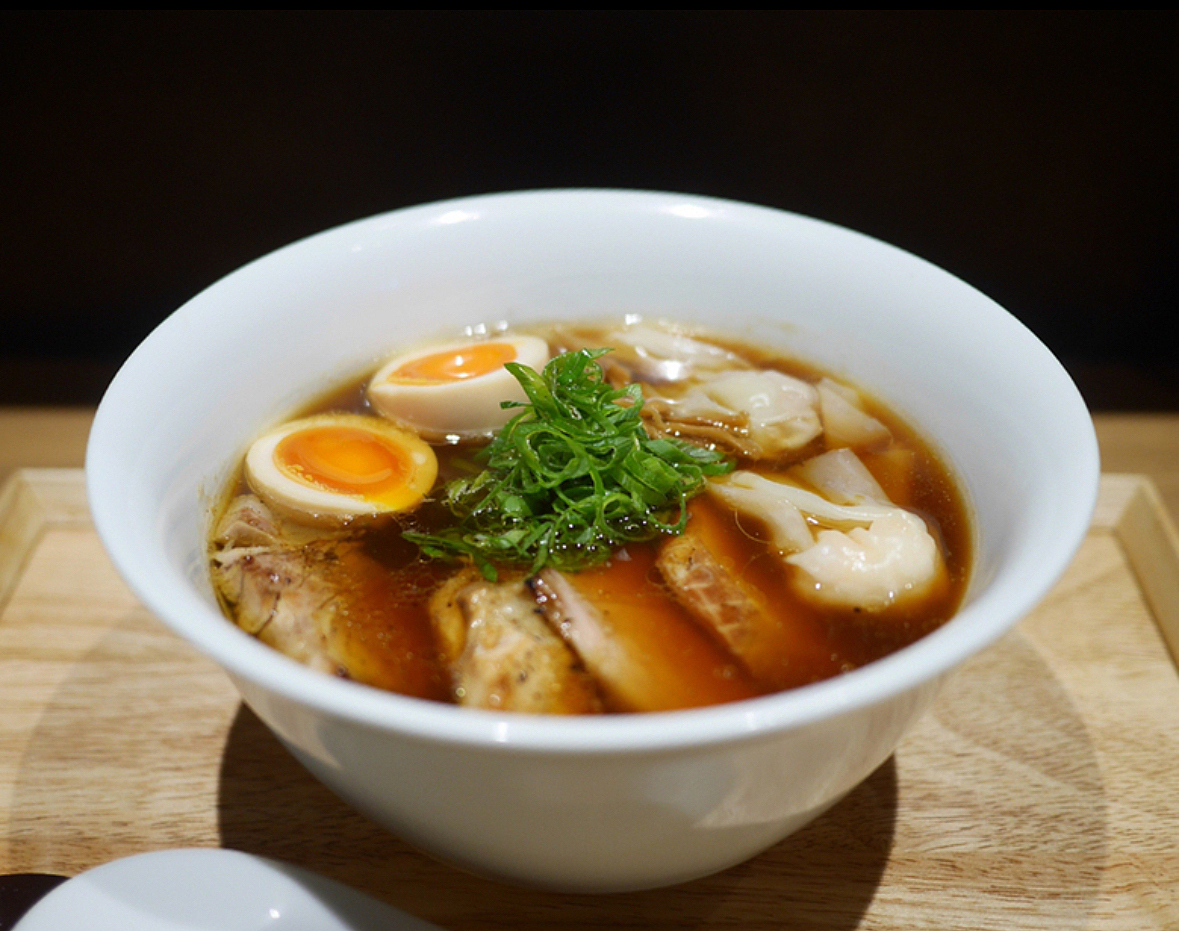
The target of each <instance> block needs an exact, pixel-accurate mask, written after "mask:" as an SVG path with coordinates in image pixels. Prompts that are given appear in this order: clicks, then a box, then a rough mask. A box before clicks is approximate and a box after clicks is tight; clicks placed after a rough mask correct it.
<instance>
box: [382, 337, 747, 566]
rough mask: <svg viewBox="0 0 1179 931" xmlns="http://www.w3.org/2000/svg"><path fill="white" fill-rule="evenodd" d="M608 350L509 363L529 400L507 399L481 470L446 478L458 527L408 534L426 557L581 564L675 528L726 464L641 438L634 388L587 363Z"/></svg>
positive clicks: (683, 446)
mask: <svg viewBox="0 0 1179 931" xmlns="http://www.w3.org/2000/svg"><path fill="white" fill-rule="evenodd" d="M609 351H610V350H609V349H592V350H591V349H582V350H580V351H578V352H570V353H565V354H563V355H559V356H556V357H555V358H553V359H552V360H551V361H550V362H549V363H548V364H547V365H546V366H545V367H544V371H543V373H537V372H536V371H534V370H533V369H530V368H528V367H527V366H524V365H521V364H519V363H517V362H509V363H508V364H507V366H506V367H507V369H508V370H509V371H510V372H511V373H512V375H513V376H515V378H516V380H517V381H519V382H520V384H521V385H522V386H523V388H524V392H525V393H526V394H527V395H528V399H529V403H526V404H525V403H520V402H516V401H505V402H504V407H505V408H506V407H519V408H521V411H520V413H519V414H517V415H516V416H515V417H513V418H512V419H511V420H510V421H508V423H507V424H506V425H505V426H504V427H503V429H502V430H500V431H499V433H498V434H496V436H495V438H494V439H493V440H492V441H491V443H490V444H489V445H488V446H487V447H486V448H485V449H483V450H482V451H480V453H479V457H478V458H479V459H480V460H482V461H484V462H485V463H486V468H485V469H484V471H482V472H480V473H479V474H478V475H475V476H473V477H471V478H459V479H455V480H454V481H452V482H450V484H448V485H447V486H446V489H445V491H444V497H443V503H444V504H445V505H446V507H447V508H449V510H450V511H451V512H452V513H453V514H454V515H455V517H456V518H457V519H458V523H457V526H454V527H451V528H448V529H446V530H443V531H442V532H440V533H436V534H429V533H406V534H405V536H406V538H407V539H409V540H412V541H413V542H414V543H416V544H417V545H418V546H419V547H420V548H421V549H422V552H424V553H425V554H426V555H427V556H430V557H434V558H441V559H455V558H460V557H463V556H466V557H469V558H470V559H471V560H473V561H474V563H475V565H476V566H478V567H479V570H480V571H481V572H482V573H483V575H484V576H485V577H486V578H487V579H489V580H492V581H494V580H495V579H496V577H497V574H496V569H495V566H496V565H497V564H500V565H529V566H530V571H532V572H537V571H539V570H540V569H542V568H544V567H545V566H552V567H554V568H557V569H566V570H576V569H584V568H586V567H588V566H593V565H597V564H599V563H602V562H604V561H605V560H607V559H608V558H609V557H610V555H611V554H612V553H613V552H614V551H615V550H617V549H618V548H619V547H621V546H623V545H625V544H626V543H632V542H638V541H642V540H650V539H652V538H654V537H656V536H659V535H662V534H678V533H682V532H683V530H684V527H685V526H686V524H687V520H688V511H687V503H688V500H689V499H690V498H691V497H692V496H693V495H695V494H696V493H697V492H699V491H701V490H702V489H703V487H704V482H705V477H706V476H708V475H721V474H724V473H725V472H728V471H730V470H731V469H732V468H733V465H732V463H731V462H729V461H728V460H727V459H725V457H724V456H723V455H721V454H720V453H718V452H716V451H715V450H711V449H706V448H704V447H700V446H694V445H692V444H690V443H686V442H683V441H681V440H677V439H667V438H663V439H651V438H650V437H648V436H647V432H646V430H644V429H643V423H642V407H643V393H642V389H641V388H640V387H639V386H638V385H634V384H632V385H627V386H626V387H625V388H622V389H614V388H612V387H610V385H609V383H607V382H606V380H605V377H604V375H603V373H602V368H601V366H599V365H598V363H597V362H596V361H595V360H596V359H597V358H598V357H600V356H602V355H603V354H605V353H607V352H609Z"/></svg>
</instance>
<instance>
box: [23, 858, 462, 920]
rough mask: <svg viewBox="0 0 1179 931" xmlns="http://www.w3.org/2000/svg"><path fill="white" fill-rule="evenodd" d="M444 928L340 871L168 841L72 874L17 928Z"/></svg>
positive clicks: (36, 906)
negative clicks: (176, 846) (169, 845)
mask: <svg viewBox="0 0 1179 931" xmlns="http://www.w3.org/2000/svg"><path fill="white" fill-rule="evenodd" d="M63 928H85V929H87V931H261V929H266V931H378V929H380V931H440V929H439V928H438V926H437V925H432V924H429V923H428V922H425V921H422V920H421V919H419V918H414V917H413V916H412V915H409V914H406V913H405V912H402V911H398V910H397V909H395V908H392V907H391V906H388V905H385V904H384V903H382V902H378V901H377V900H376V899H373V898H370V897H369V896H367V895H364V894H363V893H360V892H357V891H356V890H355V889H351V888H349V887H348V886H345V885H343V884H341V883H338V882H336V881H335V880H332V879H328V878H327V877H325V876H319V875H317V874H315V873H311V872H309V871H307V870H304V869H300V868H299V867H295V866H290V865H289V864H286V863H279V862H277V861H275V860H266V859H264V858H262V857H255V856H253V855H251V854H248V853H240V852H238V851H236V850H218V849H199V850H162V851H159V852H157V853H144V854H139V855H138V856H134V857H126V858H125V859H122V860H115V861H113V862H111V863H106V864H103V865H102V866H98V867H95V868H94V869H92V870H88V871H87V872H85V873H82V874H80V875H78V876H75V877H74V878H73V879H71V880H69V881H68V882H65V883H62V884H61V885H60V886H58V887H57V888H56V889H54V890H53V891H52V892H50V893H49V894H48V895H47V896H46V897H45V898H43V899H42V900H41V901H40V902H38V903H37V904H36V905H34V906H33V907H32V909H30V910H29V911H28V912H27V913H26V914H25V916H24V917H23V918H21V920H20V921H19V922H17V924H16V926H15V928H14V929H13V931H61V929H63Z"/></svg>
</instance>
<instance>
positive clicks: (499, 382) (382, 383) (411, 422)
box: [368, 336, 549, 442]
mask: <svg viewBox="0 0 1179 931" xmlns="http://www.w3.org/2000/svg"><path fill="white" fill-rule="evenodd" d="M479 343H506V344H508V345H510V346H511V347H512V348H513V349H514V350H515V353H516V358H515V359H514V360H513V361H516V362H520V363H522V364H524V365H527V366H529V367H530V368H533V369H536V370H538V371H539V370H540V369H542V368H543V367H544V365H545V363H546V362H548V360H549V347H548V343H546V342H545V341H544V340H543V339H539V338H538V337H535V336H499V337H495V338H493V339H490V340H464V341H462V342H455V343H447V344H442V345H434V346H425V347H422V348H420V349H415V350H411V351H410V352H405V353H400V354H399V355H396V356H394V357H393V358H391V359H389V361H388V362H386V363H385V364H384V365H383V366H381V368H380V369H379V370H378V371H377V373H376V374H375V375H374V376H373V377H372V380H371V381H370V382H369V386H368V398H369V403H371V404H372V406H373V408H374V409H375V410H376V411H377V412H378V413H380V414H382V415H384V416H385V417H388V418H390V419H391V420H395V421H397V422H398V423H402V424H405V425H406V426H409V427H411V428H412V429H413V430H415V431H416V432H418V433H419V434H420V435H421V436H422V437H424V438H425V439H428V440H431V441H434V442H454V441H457V440H470V439H478V438H481V437H488V436H490V435H491V434H492V433H494V432H495V431H496V430H497V429H499V428H500V427H502V426H503V425H504V424H505V423H507V422H508V421H509V420H510V419H511V418H512V417H513V416H514V415H515V414H516V413H517V411H516V410H514V409H512V408H509V409H507V410H504V409H503V408H501V407H500V402H501V401H526V400H527V396H526V395H525V394H524V389H523V388H521V387H520V383H519V382H518V381H516V379H515V378H514V377H513V376H512V374H511V372H509V371H508V370H507V369H505V368H502V367H501V368H497V369H495V370H494V371H491V372H487V373H486V374H483V375H477V376H473V377H470V378H465V379H461V380H459V379H456V380H454V381H439V382H417V383H411V382H405V381H397V380H395V379H394V373H395V372H397V371H398V370H399V369H400V368H401V367H402V366H404V365H406V364H407V363H410V362H413V361H415V360H418V359H422V358H425V357H427V356H431V355H435V354H440V353H445V352H461V351H462V350H463V349H469V348H471V347H472V346H475V345H477V344H479ZM391 379H393V380H391Z"/></svg>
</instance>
